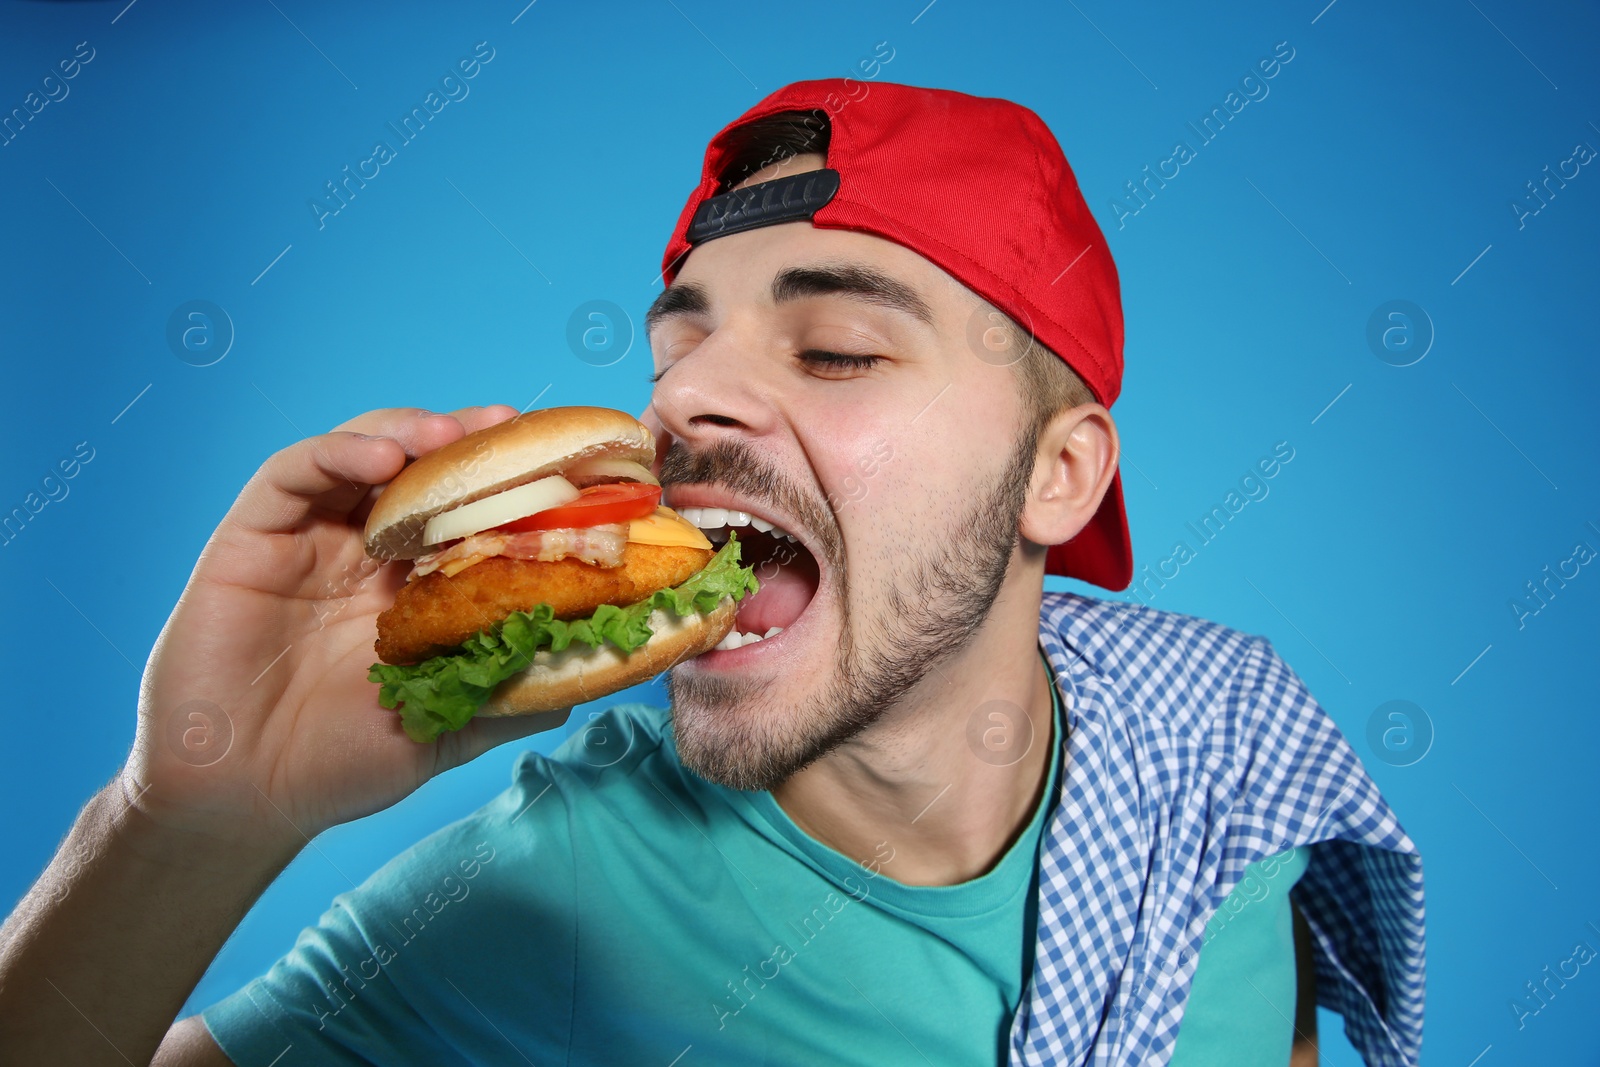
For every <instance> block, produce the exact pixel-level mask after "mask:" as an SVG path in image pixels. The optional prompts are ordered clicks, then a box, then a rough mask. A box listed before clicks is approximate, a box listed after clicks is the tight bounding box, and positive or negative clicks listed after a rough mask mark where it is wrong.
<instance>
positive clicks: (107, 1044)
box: [0, 781, 297, 1064]
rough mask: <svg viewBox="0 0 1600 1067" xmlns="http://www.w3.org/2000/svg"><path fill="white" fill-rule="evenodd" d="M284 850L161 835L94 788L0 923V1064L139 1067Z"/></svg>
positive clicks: (239, 836) (244, 840)
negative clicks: (52, 855)
mask: <svg viewBox="0 0 1600 1067" xmlns="http://www.w3.org/2000/svg"><path fill="white" fill-rule="evenodd" d="M296 851H297V849H296V848H295V847H294V846H293V845H292V844H291V843H290V841H289V840H288V839H286V838H283V837H277V836H274V837H273V838H272V839H270V840H266V839H263V838H261V837H259V836H258V837H255V838H254V839H252V835H251V834H250V833H248V832H245V831H244V829H243V828H242V827H241V828H240V832H238V833H235V834H232V835H226V834H215V835H212V834H199V833H195V832H177V831H172V830H168V829H164V828H162V827H159V826H157V825H156V824H154V823H152V822H151V821H150V820H149V819H148V817H146V816H144V815H143V814H141V813H140V812H139V811H138V810H137V809H134V808H132V807H130V806H129V804H128V802H127V800H126V797H125V795H124V793H123V791H122V788H121V787H120V785H119V783H118V782H116V781H113V782H112V783H111V784H109V785H107V786H106V787H105V788H104V789H102V790H101V791H100V792H99V793H97V794H96V795H95V796H94V798H93V799H91V800H90V801H89V803H88V804H87V805H86V806H85V807H84V809H83V811H82V812H81V813H80V814H79V816H78V820H77V822H76V823H75V824H74V826H73V828H72V831H71V833H69V834H68V835H67V839H66V841H65V842H63V843H62V846H61V848H60V849H59V850H58V851H57V853H56V855H55V858H54V859H52V860H51V862H50V866H49V867H48V868H46V870H45V872H44V874H43V875H42V876H41V877H40V878H39V880H38V882H37V883H35V884H34V886H33V888H32V889H31V890H30V891H29V892H28V894H27V896H25V897H24V898H23V899H22V901H21V903H20V904H18V906H17V909H16V911H14V912H13V913H12V915H11V917H10V918H9V919H7V920H6V923H5V925H4V926H3V927H0V1061H3V1062H6V1063H74V1064H99V1063H106V1064H127V1063H135V1064H143V1063H148V1062H149V1061H150V1057H151V1055H152V1054H153V1053H154V1052H155V1049H156V1047H157V1046H158V1045H159V1044H160V1043H161V1039H162V1037H163V1036H164V1035H165V1033H166V1031H167V1028H168V1027H169V1026H170V1025H171V1024H172V1021H173V1018H174V1017H175V1016H176V1015H177V1013H178V1011H179V1010H180V1009H181V1008H182V1006H183V1002H184V1000H185V998H187V997H188V995H189V993H190V992H191V991H192V990H193V989H194V986H195V983H196V982H198V981H199V980H200V976H201V975H202V974H204V973H205V969H206V967H207V966H209V965H210V963H211V960H212V958H213V957H214V956H215V955H216V953H217V951H218V950H219V949H220V948H221V947H222V944H223V942H224V941H226V940H227V938H228V935H229V934H230V933H232V932H233V929H234V927H235V926H236V925H238V923H239V920H240V919H241V918H243V916H244V914H245V912H246V911H248V910H249V908H250V905H251V904H252V903H254V902H255V899H256V898H257V897H258V896H259V895H260V894H261V892H262V890H263V889H265V888H266V886H267V885H268V884H269V883H270V882H271V881H272V879H273V878H274V877H276V876H277V874H278V872H280V871H281V870H282V869H283V868H284V867H285V866H287V864H288V863H289V861H290V860H291V859H293V857H294V854H295V852H296Z"/></svg>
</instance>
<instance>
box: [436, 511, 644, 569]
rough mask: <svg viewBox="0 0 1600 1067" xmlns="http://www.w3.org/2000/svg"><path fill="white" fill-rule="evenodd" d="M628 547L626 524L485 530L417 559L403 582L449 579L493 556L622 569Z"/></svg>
mask: <svg viewBox="0 0 1600 1067" xmlns="http://www.w3.org/2000/svg"><path fill="white" fill-rule="evenodd" d="M627 546H628V524H627V523H625V522H619V523H611V524H609V525H606V526H584V527H578V528H569V529H561V530H537V531H534V532H532V533H499V532H496V531H494V530H485V531H483V532H482V533H475V534H470V535H468V536H466V537H463V538H462V539H461V540H459V541H457V542H456V543H455V544H453V545H450V546H448V547H447V548H442V549H440V550H439V551H437V552H432V553H429V554H428V555H426V556H421V557H419V558H418V559H417V565H416V567H415V568H413V569H412V571H411V574H410V575H409V576H408V577H407V579H406V580H407V581H411V580H412V579H414V578H421V577H422V576H423V575H425V574H432V573H433V572H434V571H443V572H444V573H445V575H446V576H447V577H453V576H454V575H457V574H459V573H461V572H462V571H464V570H466V569H467V568H468V567H470V566H472V565H473V564H474V563H480V562H482V561H483V560H486V559H490V558H492V557H494V556H507V557H509V558H511V559H525V560H536V561H538V562H541V563H554V562H555V561H556V560H558V559H565V558H567V557H568V556H571V557H573V558H575V559H580V560H582V561H583V562H585V563H591V564H593V565H594V566H596V567H620V566H622V553H623V550H624V549H625V548H627Z"/></svg>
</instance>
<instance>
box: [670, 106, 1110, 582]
mask: <svg viewBox="0 0 1600 1067" xmlns="http://www.w3.org/2000/svg"><path fill="white" fill-rule="evenodd" d="M862 90H865V95H862ZM852 93H853V94H855V96H854V97H852V95H851V94H852ZM812 110H822V111H824V112H826V113H827V115H828V121H829V126H830V133H829V140H828V150H827V169H826V170H821V171H810V172H803V173H800V174H793V175H789V176H786V177H782V178H778V179H776V180H774V181H770V182H763V183H761V184H759V185H752V186H746V187H745V188H744V189H740V190H738V191H735V192H730V193H720V194H719V190H720V188H721V181H722V176H723V174H724V173H725V171H726V170H727V168H728V166H729V165H730V164H731V163H732V162H733V157H734V155H735V153H736V152H737V151H738V150H739V148H740V147H741V137H740V136H739V134H738V133H737V132H736V131H738V130H739V128H740V127H742V126H744V125H745V124H746V123H749V122H751V121H753V120H756V119H761V118H766V117H768V116H770V115H774V114H777V113H779V112H784V111H812ZM799 219H809V220H810V222H811V225H812V226H815V227H817V228H818V229H839V230H856V231H859V232H862V233H870V234H874V235H876V236H878V237H882V238H883V239H885V240H888V241H893V242H894V243H896V244H898V245H903V246H904V247H906V248H909V249H911V250H912V251H913V252H916V253H917V254H919V255H921V256H922V257H924V258H925V259H928V260H931V261H932V262H933V263H935V264H937V265H938V266H939V267H941V268H943V269H944V270H945V271H946V272H947V273H948V274H950V275H952V276H953V277H955V278H956V279H957V280H959V281H960V282H961V283H962V284H963V285H965V286H967V288H969V289H971V290H972V291H973V292H975V293H977V294H978V295H979V296H981V297H982V298H983V299H985V300H987V301H988V302H989V303H991V304H993V305H994V306H995V307H997V308H999V309H1000V310H1001V311H1003V312H1005V313H1006V314H1007V315H1009V316H1010V317H1011V318H1012V319H1014V320H1015V321H1016V322H1017V323H1018V324H1019V325H1021V326H1022V328H1023V329H1024V330H1026V331H1027V332H1028V333H1030V334H1031V335H1032V336H1033V337H1034V338H1036V339H1037V340H1038V342H1039V343H1040V344H1043V345H1044V346H1045V347H1047V348H1048V349H1050V351H1052V352H1054V353H1055V354H1056V355H1058V356H1060V357H1061V358H1062V359H1063V360H1065V361H1066V362H1067V365H1068V366H1070V367H1071V368H1072V369H1073V370H1074V371H1076V372H1077V374H1078V375H1079V377H1081V378H1082V379H1083V381H1084V383H1085V384H1086V385H1088V387H1089V390H1090V392H1091V393H1092V394H1093V395H1094V398H1095V399H1096V400H1097V401H1099V402H1100V403H1101V404H1104V405H1105V406H1106V407H1107V408H1109V407H1110V406H1111V405H1112V404H1113V403H1114V402H1115V401H1116V399H1117V395H1118V394H1119V393H1120V392H1121V390H1122V303H1121V296H1120V289H1119V286H1118V283H1117V268H1116V265H1115V264H1114V263H1113V262H1112V261H1111V252H1110V249H1108V248H1107V246H1106V241H1105V237H1104V235H1103V234H1102V233H1101V232H1100V227H1099V226H1098V225H1097V224H1096V223H1095V220H1094V217H1093V216H1092V215H1090V213H1089V207H1088V205H1087V204H1085V203H1084V200H1083V196H1082V194H1081V193H1080V192H1079V191H1078V181H1077V178H1076V177H1074V176H1073V173H1072V168H1071V167H1070V166H1068V165H1067V159H1066V156H1065V155H1064V154H1063V153H1062V151H1061V146H1060V145H1059V144H1057V143H1056V139H1055V137H1054V136H1052V135H1051V133H1050V130H1049V129H1048V128H1047V127H1046V126H1045V124H1044V122H1043V121H1041V120H1040V118H1039V116H1037V115H1035V114H1034V113H1033V112H1032V111H1030V110H1028V109H1027V108H1025V107H1022V106H1021V105H1020V104H1014V103H1012V102H1011V101H1009V100H999V99H992V98H986V97H976V96H968V95H966V94H965V93H957V92H952V91H950V90H947V89H922V88H917V87H915V86H909V85H895V84H893V83H889V82H871V83H867V82H862V81H859V80H853V79H844V78H827V79H822V80H818V81H804V82H795V83H794V84H793V85H787V86H784V87H783V88H782V89H779V90H778V91H777V92H774V93H773V94H772V95H770V96H768V97H767V98H766V99H765V100H762V101H761V102H760V103H759V104H757V105H756V106H755V107H752V108H751V109H750V110H749V111H746V112H745V113H744V114H743V115H741V116H740V117H739V118H737V119H735V120H734V121H733V122H732V123H730V124H729V125H728V126H726V127H724V128H723V130H722V131H721V132H720V133H718V134H717V135H716V136H715V137H713V138H712V139H711V143H710V145H708V146H707V148H706V154H705V161H704V164H703V166H702V168H701V173H700V184H699V185H697V186H696V187H695V189H694V192H692V193H691V194H690V195H689V201H688V203H687V204H685V205H684V209H683V213H682V214H681V215H680V216H679V217H678V223H677V226H676V227H675V228H674V230H673V233H672V239H671V240H670V241H669V242H668V244H667V248H666V251H665V252H664V253H663V255H662V258H661V265H662V276H663V280H664V281H665V283H666V284H668V285H671V284H672V280H673V278H674V277H676V275H677V269H678V267H679V266H680V265H681V264H682V261H683V257H684V256H685V255H686V254H687V253H688V252H689V251H690V249H692V248H693V247H694V245H696V244H699V243H701V242H703V241H708V240H712V239H714V238H716V237H719V236H724V235H726V234H729V233H738V232H740V231H741V230H747V229H751V228H754V227H757V226H766V225H771V224H773V223H778V222H792V221H796V220H799ZM1045 569H1046V570H1047V571H1048V572H1049V573H1051V574H1061V575H1067V576H1069V577H1073V578H1078V579H1081V580H1083V581H1086V582H1091V583H1093V584H1095V585H1099V586H1102V587H1104V588H1107V589H1113V590H1117V589H1125V588H1126V587H1127V585H1128V583H1129V581H1130V580H1131V579H1132V577H1133V547H1132V544H1131V542H1130V541H1129V537H1128V519H1127V514H1126V511H1125V510H1124V507H1123V498H1122V474H1121V471H1120V470H1119V471H1118V472H1117V473H1116V475H1115V476H1114V477H1113V478H1112V481H1111V488H1110V489H1109V491H1107V493H1106V495H1105V498H1104V499H1103V500H1102V501H1101V504H1100V509H1099V510H1098V511H1097V512H1096V513H1095V515H1094V518H1093V519H1091V520H1090V521H1089V524H1088V525H1087V526H1085V527H1084V528H1083V530H1082V531H1081V532H1080V533H1079V534H1078V535H1077V536H1076V537H1074V538H1073V539H1072V540H1070V541H1068V542H1066V543H1065V544H1060V545H1054V546H1052V547H1051V548H1050V550H1049V554H1048V555H1047V556H1046V560H1045Z"/></svg>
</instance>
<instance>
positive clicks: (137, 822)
mask: <svg viewBox="0 0 1600 1067" xmlns="http://www.w3.org/2000/svg"><path fill="white" fill-rule="evenodd" d="M156 792H157V790H156V789H153V788H152V787H151V786H150V785H148V784H146V785H143V786H141V785H140V784H139V783H137V782H136V781H135V780H134V777H133V776H132V775H131V774H129V773H128V772H127V771H126V770H124V771H123V772H122V773H121V774H119V775H118V776H117V777H116V778H115V779H113V780H112V781H111V782H109V783H108V784H107V785H106V787H105V788H104V789H103V790H101V792H100V794H99V795H98V796H97V797H96V798H95V800H94V801H93V803H94V804H95V806H97V807H98V808H99V815H100V816H101V818H103V819H104V820H105V822H106V824H107V825H108V826H109V827H110V828H111V829H112V830H113V831H114V832H115V834H116V836H117V838H118V840H120V841H122V842H123V843H124V844H125V845H126V846H127V847H128V848H130V849H131V850H132V851H133V852H134V853H135V854H136V855H138V856H139V857H140V858H142V859H144V860H147V861H149V862H152V863H158V864H162V865H164V866H168V867H171V868H175V869H178V870H192V871H228V872H230V873H233V874H237V875H243V876H245V879H246V880H248V881H252V882H254V881H260V883H261V884H262V885H265V884H266V882H270V881H271V880H272V878H274V877H276V876H277V874H278V873H279V872H280V871H282V870H283V869H284V868H285V867H287V866H288V865H289V863H290V862H291V861H292V860H293V859H294V858H295V856H297V855H299V853H300V850H301V849H302V848H304V847H305V845H306V842H307V838H306V837H305V836H304V835H302V834H301V833H299V832H298V831H296V830H295V829H294V828H293V827H292V826H290V825H289V824H288V823H287V821H286V820H284V819H283V818H281V817H277V816H274V818H273V819H272V820H256V819H252V818H248V817H244V816H240V815H237V814H231V813H210V812H205V811H194V810H186V811H184V812H183V813H182V815H181V817H180V816H177V815H175V814H174V813H172V812H170V811H167V810H165V809H164V807H163V806H162V805H161V804H160V803H159V797H158V796H156V795H155V794H156Z"/></svg>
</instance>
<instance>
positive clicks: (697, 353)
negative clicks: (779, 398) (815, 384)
mask: <svg viewBox="0 0 1600 1067" xmlns="http://www.w3.org/2000/svg"><path fill="white" fill-rule="evenodd" d="M770 362H771V361H770V360H769V359H768V358H767V357H766V355H765V353H764V352H763V340H762V338H761V337H760V336H759V334H758V332H757V331H755V330H753V329H751V328H749V327H747V326H741V325H740V324H738V323H735V322H732V321H726V322H724V323H723V324H722V325H720V326H718V327H717V328H716V329H715V330H713V331H712V332H711V333H710V334H708V335H707V336H706V337H705V338H704V339H703V340H701V341H700V342H699V343H698V344H696V345H695V347H694V349H693V350H692V351H691V352H689V353H687V354H686V355H683V356H680V357H679V358H678V359H677V360H676V361H675V362H674V363H673V364H672V365H671V366H670V367H668V368H667V369H666V371H665V372H664V373H663V374H662V375H661V378H660V379H659V380H658V381H657V382H656V386H655V390H654V392H652V394H651V398H650V407H651V410H652V412H653V413H654V415H655V417H656V418H657V419H658V420H659V422H660V426H661V428H662V430H663V431H664V432H663V434H662V435H661V436H662V437H663V438H668V437H675V438H677V439H678V440H680V441H682V442H683V443H684V444H685V445H687V446H688V447H689V448H691V449H692V450H699V449H702V448H706V447H709V446H711V445H714V444H717V443H718V442H719V441H722V440H728V439H730V438H740V439H744V440H748V439H749V438H751V437H758V436H761V435H762V434H765V433H768V432H770V431H771V429H772V427H773V425H774V421H775V418H774V417H775V407H774V403H773V396H772V390H771V383H769V382H767V381H766V380H765V373H764V372H765V370H766V368H767V367H768V365H769V364H770ZM666 449H667V441H666V440H663V441H661V442H658V444H657V446H656V450H657V454H658V455H659V454H662V453H664V452H665V451H666Z"/></svg>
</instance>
